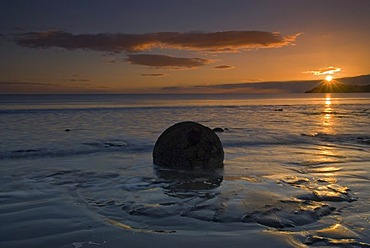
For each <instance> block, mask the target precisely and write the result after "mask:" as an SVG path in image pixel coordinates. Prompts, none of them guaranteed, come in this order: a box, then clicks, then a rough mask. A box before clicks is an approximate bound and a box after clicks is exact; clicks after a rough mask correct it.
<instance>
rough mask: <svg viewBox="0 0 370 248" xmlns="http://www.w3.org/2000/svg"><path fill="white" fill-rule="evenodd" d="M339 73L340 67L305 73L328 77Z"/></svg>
mask: <svg viewBox="0 0 370 248" xmlns="http://www.w3.org/2000/svg"><path fill="white" fill-rule="evenodd" d="M337 72H340V68H339V67H335V66H330V67H326V68H321V69H317V70H311V71H305V72H303V73H311V74H313V75H327V74H334V73H337Z"/></svg>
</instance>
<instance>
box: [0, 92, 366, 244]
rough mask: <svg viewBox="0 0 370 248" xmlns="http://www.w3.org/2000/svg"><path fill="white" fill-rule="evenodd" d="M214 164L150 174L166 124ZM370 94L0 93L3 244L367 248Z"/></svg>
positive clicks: (154, 170)
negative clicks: (206, 138)
mask: <svg viewBox="0 0 370 248" xmlns="http://www.w3.org/2000/svg"><path fill="white" fill-rule="evenodd" d="M183 121H194V122H198V123H200V124H202V125H204V126H207V127H209V128H211V129H213V128H222V129H223V130H224V131H223V132H217V133H216V134H217V135H218V136H219V138H220V140H221V142H222V145H223V149H224V152H225V160H224V167H223V168H220V169H213V170H202V171H199V170H197V171H192V170H189V169H188V170H185V169H184V170H181V169H170V168H163V167H160V166H158V165H155V164H153V159H152V151H153V146H154V144H155V142H156V140H157V139H158V137H159V136H160V135H161V133H162V132H163V131H164V130H166V129H167V128H168V127H170V126H172V125H174V124H175V123H178V122H183ZM369 127H370V95H369V94H280V95H274V94H269V95H258V94H256V95H241V94H240V95H238V94H234V95H227V94H225V95H120V94H112V95H109V94H106V95H104V94H102V95H0V247H4V248H7V247H71V248H85V247H151V248H152V247H161V248H165V247H171V248H173V247H174V246H175V247H177V248H180V247H213V248H215V247H223V248H224V247H370V131H369V130H370V128H369Z"/></svg>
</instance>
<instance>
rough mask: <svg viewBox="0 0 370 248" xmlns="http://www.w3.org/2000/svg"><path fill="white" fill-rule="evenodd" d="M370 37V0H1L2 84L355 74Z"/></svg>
mask: <svg viewBox="0 0 370 248" xmlns="http://www.w3.org/2000/svg"><path fill="white" fill-rule="evenodd" d="M369 44H370V1H369V0H322V1H319V0H182V1H180V0H157V1H156V0H151V1H150V0H130V1H128V0H105V1H100V0H79V1H76V0H61V1H51V0H43V1H42V0H0V93H169V92H171V89H172V90H173V91H174V93H189V92H190V93H222V90H224V89H225V87H212V86H215V85H216V86H217V85H228V84H230V85H238V84H240V83H252V84H255V83H258V82H268V81H299V80H318V79H320V80H321V79H324V78H325V76H327V75H331V76H333V77H334V78H341V77H352V76H358V75H366V74H370V46H369ZM207 86H211V87H207ZM228 88H230V89H231V88H232V87H228ZM210 89H212V90H213V91H212V92H210ZM244 90H245V91H249V92H253V88H248V87H244ZM204 91H205V92H204ZM208 91H209V92H208ZM259 93H260V90H259Z"/></svg>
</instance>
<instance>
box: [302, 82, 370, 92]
mask: <svg viewBox="0 0 370 248" xmlns="http://www.w3.org/2000/svg"><path fill="white" fill-rule="evenodd" d="M365 92H370V85H350V84H345V83H340V82H337V81H332V82H322V83H320V84H319V85H318V86H316V87H314V88H312V89H310V90H307V91H305V93H365Z"/></svg>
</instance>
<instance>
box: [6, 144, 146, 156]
mask: <svg viewBox="0 0 370 248" xmlns="http://www.w3.org/2000/svg"><path fill="white" fill-rule="evenodd" d="M152 147H153V145H152V144H148V143H130V142H127V141H123V140H107V141H93V142H83V143H81V144H79V145H78V146H76V145H71V146H70V147H66V146H63V147H62V146H60V147H36V148H27V149H15V150H10V151H4V152H0V160H10V159H38V158H45V157H71V156H79V155H89V154H95V153H112V152H121V153H122V152H123V153H145V152H150V151H151V149H152Z"/></svg>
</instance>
